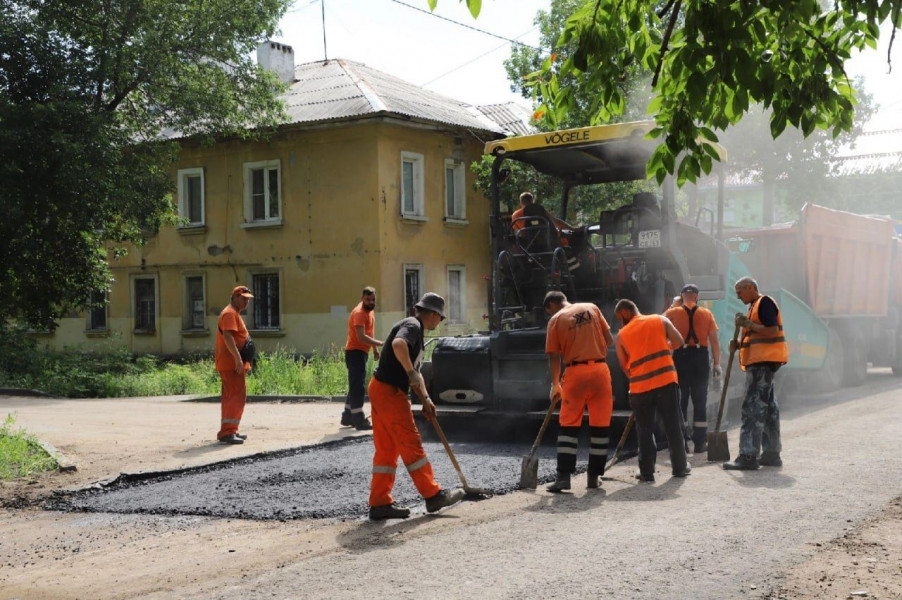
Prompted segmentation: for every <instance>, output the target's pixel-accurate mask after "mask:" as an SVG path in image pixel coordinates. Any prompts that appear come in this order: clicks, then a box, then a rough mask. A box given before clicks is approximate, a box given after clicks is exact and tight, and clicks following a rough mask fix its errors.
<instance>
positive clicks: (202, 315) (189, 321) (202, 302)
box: [182, 275, 207, 329]
mask: <svg viewBox="0 0 902 600" xmlns="http://www.w3.org/2000/svg"><path fill="white" fill-rule="evenodd" d="M206 328H207V302H206V298H205V297H204V276H203V275H188V276H186V277H185V310H184V312H183V313H182V329H206Z"/></svg>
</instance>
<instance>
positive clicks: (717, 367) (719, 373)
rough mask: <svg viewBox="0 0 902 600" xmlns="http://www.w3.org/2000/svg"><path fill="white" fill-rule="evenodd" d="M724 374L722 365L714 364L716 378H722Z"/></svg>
mask: <svg viewBox="0 0 902 600" xmlns="http://www.w3.org/2000/svg"><path fill="white" fill-rule="evenodd" d="M722 376H723V369H721V368H720V365H714V379H720V378H721V377H722Z"/></svg>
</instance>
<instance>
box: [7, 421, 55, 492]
mask: <svg viewBox="0 0 902 600" xmlns="http://www.w3.org/2000/svg"><path fill="white" fill-rule="evenodd" d="M14 423H15V418H14V417H13V416H12V415H6V420H5V421H4V422H3V425H2V426H0V480H4V481H5V480H9V479H16V478H18V477H27V476H28V475H31V474H33V473H38V472H40V471H49V470H51V469H55V468H57V462H56V459H54V458H53V457H52V456H50V455H49V454H47V452H45V451H44V449H43V448H41V446H40V445H39V444H38V442H37V440H36V439H35V438H34V436H32V435H30V434H28V433H27V432H25V430H23V429H18V430H13V424H14Z"/></svg>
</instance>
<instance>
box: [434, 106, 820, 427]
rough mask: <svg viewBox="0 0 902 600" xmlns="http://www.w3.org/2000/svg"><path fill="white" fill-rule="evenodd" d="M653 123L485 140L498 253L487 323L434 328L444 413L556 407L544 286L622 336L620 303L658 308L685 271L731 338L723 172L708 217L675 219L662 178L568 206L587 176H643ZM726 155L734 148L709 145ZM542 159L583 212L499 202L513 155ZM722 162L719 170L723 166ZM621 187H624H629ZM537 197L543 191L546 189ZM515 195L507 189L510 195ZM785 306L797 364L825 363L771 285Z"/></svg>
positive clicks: (787, 298) (731, 255)
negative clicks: (650, 187)
mask: <svg viewBox="0 0 902 600" xmlns="http://www.w3.org/2000/svg"><path fill="white" fill-rule="evenodd" d="M653 127H654V123H653V122H647V121H643V122H634V123H620V124H614V125H602V126H595V127H585V128H579V129H571V130H565V131H555V132H548V133H540V134H535V135H529V136H523V137H514V138H508V139H504V140H499V141H493V142H489V143H488V144H486V147H485V153H486V154H487V155H489V156H491V157H493V159H492V161H493V162H492V171H491V174H492V180H491V203H492V204H491V218H490V225H491V247H490V252H491V258H492V271H491V273H490V274H489V276H488V277H487V279H488V306H487V314H486V317H487V320H488V330H487V331H484V332H482V333H479V334H475V335H465V336H454V337H442V338H438V339H437V341H436V342H435V347H434V350H433V352H432V360H431V364H429V365H428V366H427V367H426V369H425V371H426V372H427V374H428V377H427V386H428V389H429V392H430V395H431V396H432V398H433V400H435V402H436V406H437V410H438V411H439V413H446V414H454V415H458V416H460V415H481V416H494V417H497V416H530V417H535V418H541V417H542V416H543V415H544V412H545V410H547V407H548V390H549V385H550V376H549V371H548V361H547V357H546V355H545V328H546V324H547V317H546V315H545V312H544V309H543V307H542V302H543V299H544V296H545V294H546V292H548V291H549V290H552V289H556V290H561V291H563V292H565V293H566V294H567V297H568V298H569V299H570V301H571V302H593V303H595V304H596V305H597V306H598V307H599V308H600V309H601V311H602V313H603V314H604V315H605V318H606V319H607V320H608V322H609V323H610V324H611V326H612V329H613V331H614V333H615V335H616V331H617V329H618V328H619V323H618V322H617V321H616V319H614V315H613V309H614V305H615V304H616V302H617V300H618V299H621V298H629V299H631V300H633V301H634V302H636V304H637V305H638V306H639V308H640V310H641V311H642V312H643V313H660V312H662V311H663V310H664V309H665V308H666V307H667V306H669V304H670V300H671V298H672V297H673V296H674V295H675V294H676V292H677V291H678V290H679V289H680V288H681V287H682V286H683V285H684V284H685V283H688V282H692V283H694V284H696V285H697V286H698V287H699V290H700V302H702V303H705V304H706V305H707V306H709V307H711V308H712V310H713V311H714V313H715V317H716V319H717V321H718V323H719V324H720V327H721V334H722V335H724V336H725V339H724V343H723V344H722V345H723V346H724V347H727V345H728V344H727V342H728V340H729V337H730V334H732V331H733V325H732V323H733V315H734V314H735V313H736V312H745V310H746V307H745V306H744V305H742V304H741V302H739V300H738V299H737V298H736V297H735V294H734V292H733V282H735V281H736V279H738V278H739V277H742V276H744V275H749V274H750V271H749V269H748V268H747V267H746V265H745V264H744V263H743V261H742V260H741V258H740V256H741V255H742V254H741V253H740V252H736V251H732V250H731V249H730V248H728V247H727V246H726V244H725V243H724V241H723V240H724V237H723V236H724V234H723V231H724V228H723V192H724V184H723V178H722V176H719V177H718V206H717V210H716V214H714V218H712V219H711V220H710V222H709V223H708V224H707V228H703V227H699V226H698V224H697V222H692V223H686V222H682V221H680V220H679V219H678V218H677V212H676V206H675V195H676V190H675V185H674V182H673V180H672V178H670V177H667V178H665V180H664V182H663V185H661V186H660V187H659V189H657V190H656V191H653V192H649V191H643V192H637V193H633V194H630V195H629V197H622V198H620V202H619V203H616V204H621V205H620V206H618V207H616V208H612V209H606V210H601V211H599V212H597V213H595V214H592V213H591V212H590V211H589V210H588V209H587V208H586V207H582V206H575V207H574V210H572V211H568V209H569V208H570V201H571V197H577V196H579V197H585V195H579V194H572V193H571V192H573V191H574V190H577V189H578V188H580V187H581V186H596V185H607V184H622V183H623V182H634V181H645V180H646V171H645V166H646V163H647V162H648V160H649V158H650V157H651V155H652V153H653V152H654V150H655V147H656V146H657V142H656V141H655V140H652V139H649V138H648V137H647V135H648V133H649V132H650V131H651V130H652V128H653ZM711 148H712V150H714V151H715V152H716V153H718V155H719V156H720V157H721V159H722V160H723V159H726V152H725V150H724V149H723V148H721V147H720V146H719V145H717V144H711ZM514 161H515V162H517V163H520V164H521V165H524V166H527V167H530V168H534V169H535V170H537V171H539V172H541V173H544V174H546V175H550V176H552V177H553V178H555V179H556V180H557V181H559V182H560V189H561V197H560V208H559V214H558V218H559V219H560V220H561V221H564V220H566V215H567V214H568V212H570V213H572V214H576V215H583V217H582V220H583V222H581V223H573V224H572V226H571V227H563V225H560V224H559V223H558V222H556V220H555V219H553V218H552V217H551V215H550V214H545V213H543V211H542V210H539V209H537V208H536V209H533V210H530V211H526V210H525V211H524V215H523V216H522V217H518V218H516V219H512V218H511V215H510V214H509V212H508V213H504V212H502V206H501V183H502V182H503V181H504V180H505V178H506V177H507V176H508V175H509V167H506V166H505V165H508V164H509V163H510V162H514ZM718 172H719V173H722V171H721V170H720V169H719V168H718ZM623 187H624V186H622V185H621V186H620V187H618V188H617V189H618V190H622V189H623ZM539 200H540V201H541V199H539ZM508 201H510V198H508ZM775 295H776V296H777V301H778V302H779V303H780V306H781V307H782V308H783V310H784V311H788V312H789V313H790V314H789V315H787V317H786V321H787V324H786V331H785V334H786V336H787V338H788V339H789V340H790V344H791V347H793V348H794V349H796V350H799V349H802V348H804V349H805V352H806V356H804V357H803V356H801V355H799V356H793V357H792V361H791V362H792V363H793V367H794V368H798V369H806V370H817V369H821V368H822V367H823V365H824V360H825V358H826V354H827V346H828V344H829V330H828V328H827V327H826V325H825V324H824V323H823V321H822V320H821V319H819V318H818V317H817V315H815V314H814V313H813V312H812V311H811V310H810V309H809V308H808V306H807V305H806V304H805V302H804V301H802V300H801V299H799V298H797V297H795V296H794V295H793V294H792V293H791V292H790V291H787V290H779V293H777V294H775ZM607 360H608V363H609V365H610V366H611V374H612V379H613V381H612V385H613V392H614V409H615V411H614V416H615V418H618V417H625V416H627V415H628V414H629V405H628V397H627V392H628V384H627V381H626V378H625V377H624V375H623V373H622V371H621V369H620V368H619V366H618V363H617V357H616V352H615V351H614V349H613V348H611V349H609V354H608V357H607Z"/></svg>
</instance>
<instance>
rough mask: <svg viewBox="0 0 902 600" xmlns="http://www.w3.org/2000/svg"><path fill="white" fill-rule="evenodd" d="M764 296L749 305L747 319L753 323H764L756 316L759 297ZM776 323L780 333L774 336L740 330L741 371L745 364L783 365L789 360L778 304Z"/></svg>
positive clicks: (759, 302)
mask: <svg viewBox="0 0 902 600" xmlns="http://www.w3.org/2000/svg"><path fill="white" fill-rule="evenodd" d="M766 297H768V296H764V295H761V296H758V299H757V300H755V301H754V302H752V304H751V306H749V319H751V320H752V322H753V323H758V324H759V325H764V323H762V322H761V319H760V318H759V317H758V305H759V304H761V299H762V298H766ZM771 300H773V298H771ZM774 306H777V303H776V302H774ZM777 325H778V326H779V327H780V333H779V334H777V335H776V336H768V335H764V334H763V333H757V332H753V331H751V330H749V329H743V330H742V341H741V342H739V366H740V367H741V368H742V370H743V371H745V368H746V367H747V366H749V365H753V364H755V363H763V362H770V363H780V364H781V365H785V364H786V363H787V362H789V346H787V345H786V338H785V337H784V336H783V316H782V314H781V313H780V307H779V306H778V307H777Z"/></svg>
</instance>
